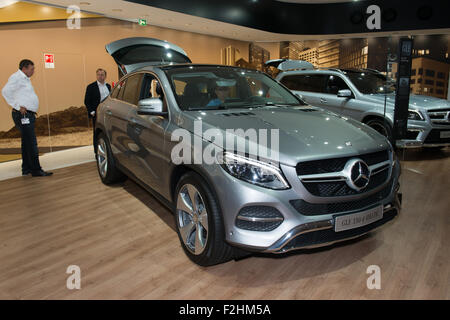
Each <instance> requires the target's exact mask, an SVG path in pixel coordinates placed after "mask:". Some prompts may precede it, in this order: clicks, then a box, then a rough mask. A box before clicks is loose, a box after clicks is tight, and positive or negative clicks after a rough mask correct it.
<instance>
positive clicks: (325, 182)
mask: <svg viewBox="0 0 450 320" xmlns="http://www.w3.org/2000/svg"><path fill="white" fill-rule="evenodd" d="M353 159H360V160H362V161H363V162H365V163H366V164H367V165H368V167H369V169H370V179H369V182H368V184H367V186H366V187H365V188H363V189H361V190H355V189H354V188H351V187H350V184H349V183H348V180H349V179H350V178H349V173H348V172H347V171H348V169H347V168H346V165H347V163H348V162H349V161H351V160H353ZM391 168H392V156H391V155H390V152H389V151H388V150H385V151H381V152H376V153H370V154H365V155H358V156H354V157H345V158H335V159H326V160H318V161H310V162H304V163H299V164H298V165H297V174H298V177H299V179H300V181H301V182H302V184H303V186H304V187H305V189H306V190H308V192H309V193H311V194H312V195H314V196H317V197H345V196H351V195H358V194H363V193H366V192H368V191H371V190H374V189H377V188H378V187H380V186H382V185H384V184H385V183H386V182H387V181H388V180H389V178H390V175H391Z"/></svg>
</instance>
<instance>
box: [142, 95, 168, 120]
mask: <svg viewBox="0 0 450 320" xmlns="http://www.w3.org/2000/svg"><path fill="white" fill-rule="evenodd" d="M137 114H140V115H152V116H165V115H167V112H164V111H163V102H162V100H161V99H159V98H148V99H142V100H140V101H139V102H138V109H137Z"/></svg>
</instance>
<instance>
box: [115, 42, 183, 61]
mask: <svg viewBox="0 0 450 320" xmlns="http://www.w3.org/2000/svg"><path fill="white" fill-rule="evenodd" d="M113 56H114V59H116V61H117V62H119V63H120V64H124V65H130V64H135V63H143V62H151V61H157V62H162V63H165V62H167V63H170V62H174V63H190V62H191V60H189V58H188V57H186V56H184V55H183V54H181V53H179V52H177V51H174V50H171V49H166V48H164V47H160V46H153V45H135V46H129V47H125V48H122V49H120V50H119V51H117V52H115V53H114V54H113Z"/></svg>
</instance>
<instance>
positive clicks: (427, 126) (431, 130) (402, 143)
mask: <svg viewBox="0 0 450 320" xmlns="http://www.w3.org/2000/svg"><path fill="white" fill-rule="evenodd" d="M442 131H450V125H436V124H431V122H428V121H408V138H406V139H402V140H398V141H396V146H397V147H398V148H422V147H447V146H450V138H441V137H440V133H441V132H442Z"/></svg>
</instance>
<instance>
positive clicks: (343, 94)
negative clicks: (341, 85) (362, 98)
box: [337, 89, 353, 98]
mask: <svg viewBox="0 0 450 320" xmlns="http://www.w3.org/2000/svg"><path fill="white" fill-rule="evenodd" d="M337 96H338V97H339V98H352V97H353V93H352V92H351V91H350V90H349V89H344V90H339V91H338V94H337Z"/></svg>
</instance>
